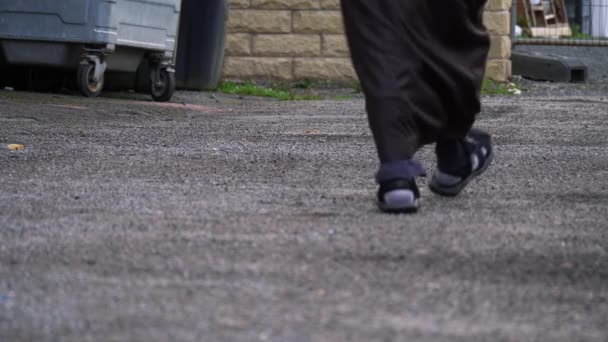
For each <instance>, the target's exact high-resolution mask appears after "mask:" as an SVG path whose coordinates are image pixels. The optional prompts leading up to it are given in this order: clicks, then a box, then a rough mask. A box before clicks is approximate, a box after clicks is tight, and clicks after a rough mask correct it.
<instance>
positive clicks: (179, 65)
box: [175, 0, 228, 90]
mask: <svg viewBox="0 0 608 342" xmlns="http://www.w3.org/2000/svg"><path fill="white" fill-rule="evenodd" d="M227 19H228V3H227V0H182V10H181V18H180V25H179V35H178V43H177V55H176V63H175V77H176V82H177V87H178V88H180V89H190V90H206V89H215V88H217V85H218V83H219V80H220V76H221V69H222V65H223V63H224V48H225V45H226V22H227Z"/></svg>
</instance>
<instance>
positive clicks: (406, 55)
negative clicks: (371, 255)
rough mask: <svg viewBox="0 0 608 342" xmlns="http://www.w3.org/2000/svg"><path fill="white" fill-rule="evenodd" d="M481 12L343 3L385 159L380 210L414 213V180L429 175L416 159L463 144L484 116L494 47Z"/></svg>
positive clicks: (404, 1)
mask: <svg viewBox="0 0 608 342" xmlns="http://www.w3.org/2000/svg"><path fill="white" fill-rule="evenodd" d="M473 2H474V3H475V4H476V5H475V11H473V10H472V9H471V6H472V4H471V3H473ZM480 4H481V3H480V2H479V1H477V0H473V1H471V0H451V1H444V0H374V1H370V0H342V11H343V14H344V22H345V27H346V34H347V38H348V42H349V46H350V49H351V55H352V60H353V65H354V67H355V70H356V71H357V75H358V77H359V79H360V81H361V84H362V87H363V91H364V94H365V98H366V109H367V113H368V120H369V124H370V128H371V131H372V134H373V136H374V140H375V143H376V147H377V150H378V157H379V159H380V169H379V171H378V174H377V181H378V183H379V184H380V190H379V194H378V200H379V204H380V207H381V209H384V210H387V211H412V210H415V208H416V207H417V199H418V196H419V195H418V189H417V188H416V185H415V182H414V179H415V178H416V177H418V176H420V175H422V174H423V173H424V170H423V168H422V166H421V165H420V164H419V163H418V162H416V161H415V160H414V159H413V156H414V154H415V153H416V151H417V150H418V149H419V148H420V147H421V146H422V145H424V144H428V143H431V142H434V141H436V140H437V139H438V138H440V137H451V136H457V135H459V134H461V135H462V136H464V134H466V132H467V131H468V129H469V128H470V127H471V125H472V123H473V121H474V117H475V114H476V113H477V112H478V111H479V88H480V86H481V78H482V77H483V69H484V67H485V56H486V55H487V49H488V46H489V39H488V37H487V33H486V32H485V30H484V29H483V26H479V25H477V24H476V20H477V15H478V14H480V12H478V11H476V9H477V8H478V7H479V6H478V5H480ZM479 19H480V18H479ZM472 21H474V22H472Z"/></svg>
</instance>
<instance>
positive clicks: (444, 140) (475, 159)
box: [429, 1, 493, 196]
mask: <svg viewBox="0 0 608 342" xmlns="http://www.w3.org/2000/svg"><path fill="white" fill-rule="evenodd" d="M484 3H485V1H471V4H470V6H469V11H468V12H469V14H470V15H469V20H468V24H467V26H468V28H465V27H462V30H463V31H470V32H471V33H472V34H473V36H477V37H478V39H476V40H474V41H476V42H477V44H476V48H474V49H471V50H470V52H469V53H468V54H466V55H467V56H468V58H464V59H462V60H461V66H462V67H463V68H464V69H465V70H468V72H464V73H462V74H461V77H462V78H463V79H465V80H468V81H470V82H472V84H474V88H471V89H469V90H468V91H467V94H466V95H467V96H465V97H464V98H463V99H465V100H466V101H464V102H463V103H462V106H461V110H460V111H456V112H450V113H449V116H448V121H447V124H446V125H445V127H444V130H443V131H442V132H441V135H440V137H439V138H438V139H437V144H436V145H435V153H436V156H437V170H436V171H435V172H434V174H433V177H432V179H431V182H430V184H429V187H430V189H431V190H432V191H433V192H435V193H437V194H439V195H444V196H456V195H458V194H459V193H460V192H461V191H462V190H463V189H464V188H465V186H466V185H467V184H468V183H469V182H470V181H471V180H472V179H473V178H474V177H476V176H478V175H480V174H481V173H483V172H484V171H485V170H486V169H487V168H488V167H489V165H490V163H491V162H492V158H493V150H492V142H491V137H490V135H489V134H488V133H486V132H483V131H481V130H478V129H472V126H473V123H474V121H475V116H476V114H477V113H478V112H479V110H480V107H481V106H480V100H479V97H480V92H481V84H482V82H483V74H484V69H485V64H486V63H485V61H486V59H487V53H488V50H489V40H488V39H483V38H482V37H483V36H484V35H485V36H486V37H487V34H486V33H485V27H484V26H483V23H482V13H483V5H484ZM463 56H464V55H463Z"/></svg>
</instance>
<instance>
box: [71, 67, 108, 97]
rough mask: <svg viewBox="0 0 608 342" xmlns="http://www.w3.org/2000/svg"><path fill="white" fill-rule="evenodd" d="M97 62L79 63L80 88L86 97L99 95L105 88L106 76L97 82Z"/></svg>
mask: <svg viewBox="0 0 608 342" xmlns="http://www.w3.org/2000/svg"><path fill="white" fill-rule="evenodd" d="M94 75H95V64H91V63H87V64H80V65H78V80H77V81H78V90H80V92H81V93H82V95H84V96H86V97H97V96H98V95H99V94H101V90H102V89H103V81H104V76H103V75H101V79H100V80H99V81H98V82H95V80H94V79H93V78H94Z"/></svg>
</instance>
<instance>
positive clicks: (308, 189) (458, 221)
mask: <svg viewBox="0 0 608 342" xmlns="http://www.w3.org/2000/svg"><path fill="white" fill-rule="evenodd" d="M553 87H555V86H553ZM537 88H538V87H537ZM572 94H573V93H571V94H569V93H568V92H565V93H564V92H562V93H559V96H551V92H548V93H547V94H543V95H542V96H540V95H535V94H530V93H529V94H527V95H524V96H511V97H486V98H484V106H483V107H484V108H483V113H482V114H481V116H480V120H479V122H478V127H480V128H484V129H487V130H489V131H491V132H492V133H493V134H494V140H495V143H496V150H497V156H496V159H495V162H494V164H493V166H492V167H491V168H490V170H489V171H488V172H487V174H485V175H484V176H483V177H482V178H480V179H479V180H478V181H476V182H474V183H472V185H471V186H470V187H469V188H467V190H466V191H465V192H464V193H463V194H462V196H460V197H459V198H457V199H445V198H440V197H437V196H435V195H433V194H431V193H430V192H429V191H428V189H427V188H426V184H425V183H426V180H424V179H422V180H421V181H420V185H421V187H422V196H423V202H422V205H423V206H422V209H421V211H420V212H419V213H418V214H417V215H414V216H396V215H386V214H381V213H379V212H378V210H377V209H376V207H375V205H374V202H373V200H374V196H375V185H374V183H373V176H374V172H375V170H376V166H377V165H376V159H375V151H374V147H373V145H372V139H371V136H370V133H369V131H368V128H367V121H366V119H365V115H364V110H363V102H362V101H361V99H353V100H342V101H315V102H291V103H290V102H278V101H262V100H258V99H239V98H236V97H226V96H221V95H215V96H210V94H196V93H178V94H177V95H176V98H175V100H176V102H177V103H176V104H174V105H159V104H155V103H152V102H149V101H148V100H147V97H139V96H137V95H124V96H123V95H121V96H119V97H116V96H115V97H114V98H102V99H83V98H80V97H76V96H69V95H56V94H55V95H53V94H32V93H22V92H8V91H0V341H3V342H4V341H6V342H20V341H61V342H63V341H70V342H87V341H100V342H112V341H145V342H154V341H205V342H206V341H247V342H250V341H287V342H299V341H331V342H334V341H336V342H338V341H450V342H452V341H467V342H468V341H493V342H496V341H551V342H558V341H564V342H573V341H602V342H604V341H608V99H605V98H604V97H602V96H599V95H593V96H586V95H584V94H581V93H580V92H578V93H575V95H572ZM13 143H14V144H23V145H24V149H23V150H9V149H8V148H7V144H13ZM419 158H420V159H422V160H423V161H424V162H425V164H426V166H427V169H428V171H429V172H430V171H432V169H433V164H434V158H433V154H432V149H431V148H426V149H424V150H423V151H422V152H421V153H420V155H419Z"/></svg>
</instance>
